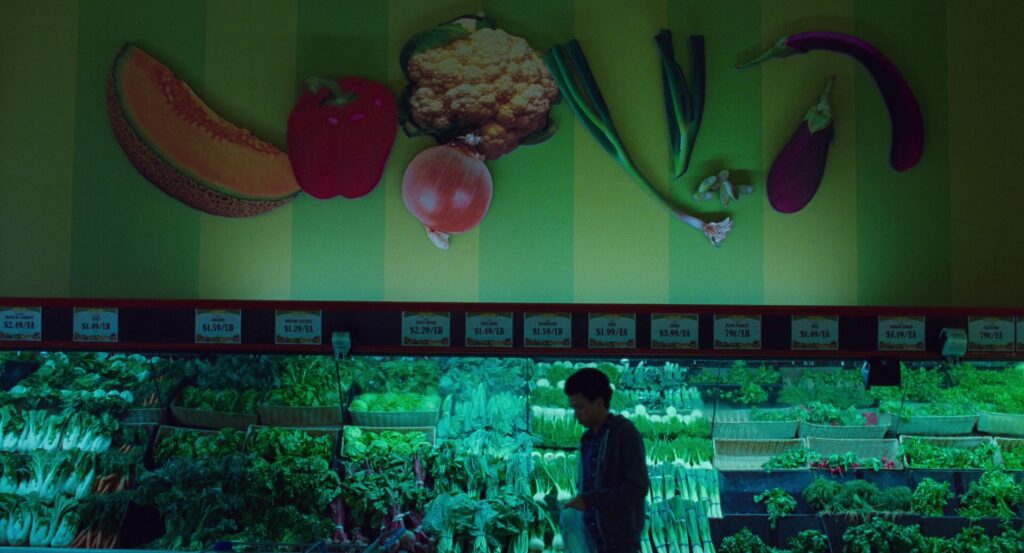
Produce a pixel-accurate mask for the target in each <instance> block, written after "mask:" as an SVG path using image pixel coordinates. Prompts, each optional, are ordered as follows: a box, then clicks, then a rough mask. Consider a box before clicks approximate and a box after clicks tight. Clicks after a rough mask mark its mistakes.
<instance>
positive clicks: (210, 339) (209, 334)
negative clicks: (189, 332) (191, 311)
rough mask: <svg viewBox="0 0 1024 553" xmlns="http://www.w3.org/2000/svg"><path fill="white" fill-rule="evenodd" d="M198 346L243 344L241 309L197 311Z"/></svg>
mask: <svg viewBox="0 0 1024 553" xmlns="http://www.w3.org/2000/svg"><path fill="white" fill-rule="evenodd" d="M196 343H197V344H241V343H242V310H241V309H196Z"/></svg>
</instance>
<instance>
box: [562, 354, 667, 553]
mask: <svg viewBox="0 0 1024 553" xmlns="http://www.w3.org/2000/svg"><path fill="white" fill-rule="evenodd" d="M565 395H566V396H568V397H569V405H570V406H571V407H572V409H573V411H574V412H575V413H576V420H578V421H579V422H580V424H582V425H583V426H584V427H585V428H586V429H587V431H586V432H584V433H583V437H582V438H581V440H580V455H579V462H580V471H579V474H580V478H579V495H577V496H576V497H574V498H573V499H572V500H571V501H569V503H567V504H566V505H565V507H564V510H563V511H562V521H563V532H565V531H566V526H569V527H570V528H577V529H578V528H580V527H581V526H582V527H583V528H584V529H585V530H584V531H583V532H579V531H577V532H575V534H576V535H574V536H569V537H568V539H566V548H567V549H568V550H569V553H585V552H586V551H590V552H595V551H596V552H600V553H632V552H635V551H639V550H640V534H641V532H642V531H643V528H644V516H645V515H644V498H645V497H646V496H647V490H648V488H650V485H651V482H650V479H649V478H648V477H647V454H646V453H645V452H644V442H643V439H642V438H641V437H640V433H639V432H637V429H636V427H635V426H633V423H631V422H629V421H628V420H626V419H625V418H623V417H621V416H619V415H613V414H611V413H609V411H608V408H609V406H610V405H611V401H612V389H611V385H610V384H609V382H608V377H607V376H605V374H604V373H602V372H601V371H599V370H597V369H581V370H579V371H578V372H576V373H575V374H573V375H572V376H571V377H569V379H568V380H566V381H565ZM580 514H582V517H580ZM580 518H582V521H580ZM570 533H573V531H572V530H570ZM579 534H582V535H583V536H582V537H583V538H585V540H584V539H579V538H580V537H581V536H579Z"/></svg>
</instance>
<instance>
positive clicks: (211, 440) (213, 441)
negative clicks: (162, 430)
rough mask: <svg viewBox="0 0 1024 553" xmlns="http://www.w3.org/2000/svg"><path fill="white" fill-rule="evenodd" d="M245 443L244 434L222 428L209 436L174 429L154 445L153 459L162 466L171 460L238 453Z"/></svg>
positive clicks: (207, 434)
mask: <svg viewBox="0 0 1024 553" xmlns="http://www.w3.org/2000/svg"><path fill="white" fill-rule="evenodd" d="M244 443H245V432H242V431H241V430H236V429H234V428H223V429H221V430H220V431H218V432H216V433H213V434H210V433H201V432H196V431H192V430H186V429H183V428H176V429H173V430H172V431H171V433H170V434H168V435H166V436H164V437H163V438H162V439H161V440H160V441H159V443H157V445H156V452H155V454H154V459H155V460H156V463H157V464H158V465H163V464H165V463H166V462H168V461H169V460H171V459H177V458H182V459H203V458H212V457H223V456H226V455H230V454H232V453H240V452H241V451H242V446H243V444H244Z"/></svg>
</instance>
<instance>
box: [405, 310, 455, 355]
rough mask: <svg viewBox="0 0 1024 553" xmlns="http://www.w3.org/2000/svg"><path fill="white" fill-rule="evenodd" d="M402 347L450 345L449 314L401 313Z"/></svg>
mask: <svg viewBox="0 0 1024 553" xmlns="http://www.w3.org/2000/svg"><path fill="white" fill-rule="evenodd" d="M402 345H403V346H427V347H447V346H450V345H451V313H433V312H417V311H402Z"/></svg>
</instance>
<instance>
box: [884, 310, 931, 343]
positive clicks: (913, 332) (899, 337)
mask: <svg viewBox="0 0 1024 553" xmlns="http://www.w3.org/2000/svg"><path fill="white" fill-rule="evenodd" d="M878 349H879V350H881V351H924V317H879V318H878Z"/></svg>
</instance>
